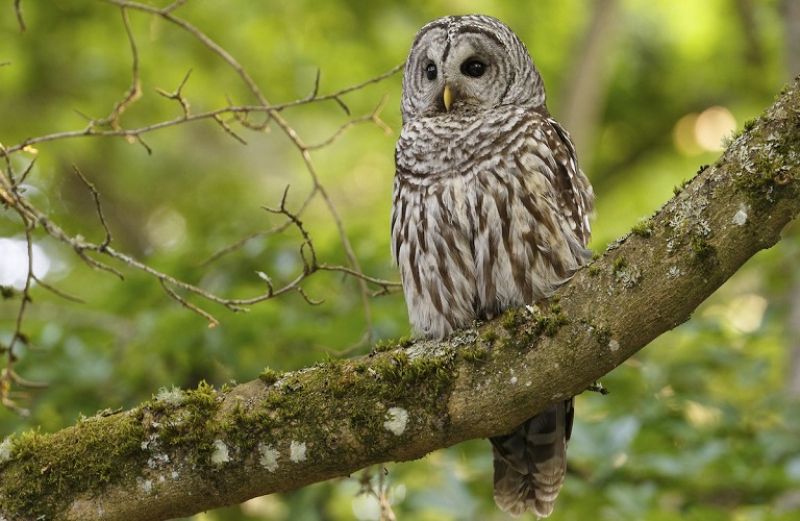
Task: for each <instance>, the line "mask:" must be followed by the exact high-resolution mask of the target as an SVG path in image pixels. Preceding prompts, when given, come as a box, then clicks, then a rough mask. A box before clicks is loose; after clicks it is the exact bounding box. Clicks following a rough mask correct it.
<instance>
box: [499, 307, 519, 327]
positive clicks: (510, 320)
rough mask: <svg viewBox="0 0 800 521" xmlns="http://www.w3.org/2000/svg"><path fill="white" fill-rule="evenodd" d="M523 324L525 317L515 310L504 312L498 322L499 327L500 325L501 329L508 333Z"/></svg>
mask: <svg viewBox="0 0 800 521" xmlns="http://www.w3.org/2000/svg"><path fill="white" fill-rule="evenodd" d="M523 323H525V317H524V316H523V314H522V311H521V310H519V309H517V308H513V309H509V310H508V311H506V312H505V313H504V314H503V318H502V319H501V320H500V325H502V326H503V328H504V329H505V330H506V331H509V332H513V331H516V330H517V328H519V326H520V325H521V324H523Z"/></svg>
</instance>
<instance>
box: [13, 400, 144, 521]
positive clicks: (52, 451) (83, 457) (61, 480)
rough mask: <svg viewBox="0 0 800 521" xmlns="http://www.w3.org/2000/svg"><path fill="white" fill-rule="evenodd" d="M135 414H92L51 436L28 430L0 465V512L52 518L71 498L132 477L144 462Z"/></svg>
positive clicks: (25, 517)
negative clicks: (7, 459) (104, 415)
mask: <svg viewBox="0 0 800 521" xmlns="http://www.w3.org/2000/svg"><path fill="white" fill-rule="evenodd" d="M144 434H145V433H144V428H143V427H142V422H141V418H140V416H139V415H138V414H137V413H136V412H130V413H123V414H116V415H112V416H107V417H92V418H88V419H86V420H84V421H81V422H79V423H78V424H76V425H75V426H74V427H70V428H67V429H64V430H63V431H59V432H57V433H54V434H41V433H40V432H38V431H28V432H25V433H23V434H21V435H19V436H17V437H16V438H15V439H14V441H13V443H12V454H13V457H12V458H11V459H10V460H9V461H7V462H5V463H4V464H0V472H2V474H3V480H2V482H1V483H0V511H3V512H6V513H14V515H16V516H18V517H19V518H20V519H52V518H53V517H54V516H55V514H56V512H58V511H59V510H61V509H63V508H64V507H65V506H66V505H67V503H68V502H69V501H71V500H72V499H73V498H74V497H76V496H78V495H80V494H82V493H84V492H87V491H97V490H101V488H102V487H103V486H104V485H106V484H109V483H112V482H118V481H120V480H123V479H128V480H130V481H132V480H133V478H134V477H135V476H136V475H137V474H138V472H139V469H140V468H141V467H142V466H143V465H144V463H145V461H146V460H147V455H146V453H145V451H143V450H142V448H141V443H142V440H143V439H144Z"/></svg>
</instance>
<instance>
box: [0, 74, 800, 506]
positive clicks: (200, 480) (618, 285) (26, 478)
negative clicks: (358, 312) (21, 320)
mask: <svg viewBox="0 0 800 521" xmlns="http://www.w3.org/2000/svg"><path fill="white" fill-rule="evenodd" d="M798 89H799V87H798V83H797V81H796V82H795V83H794V84H793V85H792V86H791V87H790V88H787V89H786V90H785V91H784V92H783V93H782V94H781V95H780V96H779V97H778V98H777V101H776V102H775V104H774V105H773V106H772V107H770V108H769V109H768V110H767V111H766V112H765V113H764V114H763V115H762V116H761V117H760V118H759V119H757V120H755V121H753V122H748V124H747V125H746V130H745V132H744V133H743V134H742V135H741V136H739V137H737V138H736V139H734V140H733V142H732V143H731V145H730V147H729V148H728V150H727V151H726V152H725V153H724V154H723V156H722V157H721V158H720V159H719V160H718V161H717V163H716V164H714V165H713V166H710V167H708V168H704V169H701V171H700V172H699V173H698V174H697V176H695V178H694V179H693V180H692V181H691V182H689V183H688V184H687V185H686V186H684V187H683V188H682V190H681V191H680V192H679V193H678V194H677V195H676V196H675V197H674V198H673V199H671V200H670V201H669V202H668V203H667V204H665V205H664V206H663V207H662V208H661V209H660V210H659V211H658V212H656V214H655V215H654V216H653V217H652V218H651V219H650V220H649V221H647V222H644V223H641V224H640V225H638V226H637V227H636V228H635V229H634V231H633V233H631V234H629V235H628V236H626V237H623V238H621V239H620V240H619V241H617V242H616V243H615V244H613V245H612V246H611V247H610V248H609V249H608V250H607V251H606V252H605V254H604V255H603V256H602V257H601V258H599V259H597V260H596V261H595V262H594V263H593V264H591V265H590V266H588V267H587V268H586V269H583V270H581V271H580V272H579V273H578V274H577V275H576V276H575V278H574V279H573V280H572V281H571V282H570V283H569V284H567V285H566V286H564V287H563V288H562V289H561V290H559V291H558V293H557V295H556V296H555V297H554V298H553V299H551V300H550V301H549V303H548V304H547V305H544V306H541V307H540V308H529V309H521V310H514V311H510V312H508V313H506V314H505V315H503V316H501V317H499V318H497V319H495V320H493V321H491V322H489V323H486V324H479V325H476V326H475V327H474V328H472V329H469V330H466V331H461V332H459V333H458V334H456V335H454V336H453V337H451V338H450V339H449V340H447V341H445V342H423V341H417V342H406V343H402V344H399V345H386V346H382V347H379V348H377V349H376V350H375V351H374V352H373V353H372V354H371V355H369V356H365V357H362V358H358V359H353V360H346V361H337V362H330V363H324V364H319V365H317V366H314V367H310V368H307V369H304V370H301V371H296V372H293V373H285V374H277V373H274V372H270V371H267V372H265V373H264V374H262V376H261V378H260V379H258V380H254V381H252V382H248V383H245V384H242V385H239V386H236V387H232V388H226V389H221V390H216V389H212V388H210V387H208V386H200V387H199V388H198V389H194V390H187V391H178V390H174V391H162V392H160V393H159V394H158V395H157V396H156V397H154V398H153V399H152V400H151V401H149V402H146V403H143V404H141V405H140V406H138V407H136V408H134V409H132V410H129V411H124V412H119V413H108V414H100V415H98V416H95V417H92V418H88V419H85V420H83V421H81V422H79V423H78V424H76V425H74V426H72V427H69V428H67V429H64V430H62V431H59V432H56V433H53V434H39V433H27V434H22V435H19V436H16V437H14V438H12V439H9V440H6V441H5V442H3V443H2V444H0V520H3V521H16V520H33V519H48V520H81V521H91V520H100V519H103V520H108V521H116V520H120V521H122V520H124V521H134V520H136V521H139V520H161V519H169V518H173V517H178V516H186V515H190V514H193V513H195V512H199V511H202V510H206V509H210V508H215V507H219V506H223V505H229V504H234V503H238V502H241V501H244V500H246V499H248V498H251V497H254V496H258V495H263V494H268V493H271V492H278V491H285V490H291V489H295V488H298V487H302V486H304V485H307V484H309V483H313V482H317V481H322V480H325V479H329V478H332V477H336V476H344V475H347V474H349V473H351V472H354V471H356V470H358V469H360V468H363V467H365V466H367V465H370V464H373V463H377V462H384V461H392V460H395V461H399V460H409V459H414V458H419V457H422V456H424V455H425V454H427V453H428V452H431V451H433V450H436V449H439V448H442V447H447V446H450V445H453V444H455V443H458V442H461V441H464V440H467V439H471V438H485V437H488V436H492V435H498V434H502V433H506V432H508V431H510V430H511V429H513V428H514V427H515V426H516V425H517V424H518V423H520V422H521V421H522V420H524V419H526V418H529V417H530V416H532V415H534V414H535V413H536V412H538V411H540V410H541V409H543V408H544V407H546V406H547V405H549V404H550V403H553V402H555V401H557V400H563V399H564V398H565V397H567V396H572V395H574V394H577V393H580V392H581V391H582V390H584V389H585V388H586V387H587V386H588V385H589V384H591V383H592V382H593V381H595V380H596V379H598V378H600V377H601V376H603V375H604V374H606V373H608V372H609V371H611V370H612V369H614V368H615V367H616V366H618V365H619V364H621V363H622V362H623V361H625V359H627V358H628V357H630V356H631V355H633V354H634V353H636V352H637V351H638V350H639V349H641V348H642V347H644V346H645V345H647V344H648V343H649V342H650V341H651V340H653V339H654V338H655V337H657V336H658V335H660V334H661V333H663V332H665V331H667V330H669V329H672V328H673V327H675V326H676V325H678V324H680V323H682V322H684V321H685V320H687V319H688V318H689V316H690V315H691V313H692V311H693V310H694V309H695V308H696V307H697V306H698V305H699V304H700V303H701V302H702V301H703V300H704V299H705V298H707V297H708V296H709V295H711V293H713V292H714V290H715V289H716V288H718V287H719V286H720V285H721V284H722V283H723V282H724V281H725V280H726V279H728V278H729V277H730V276H731V275H732V274H733V273H735V272H736V270H738V269H739V267H740V266H741V265H742V264H743V263H744V262H745V261H747V259H749V258H750V257H751V256H753V255H754V254H755V253H756V252H758V251H759V250H761V249H764V248H768V247H770V246H772V245H773V244H775V243H776V242H778V240H779V239H780V232H781V230H782V229H783V227H784V226H785V225H786V223H788V222H789V221H791V220H792V219H793V218H794V217H795V216H796V215H797V214H798V213H800V197H798V195H800V153H798V152H799V151H800V117H798V111H799V110H800V90H798Z"/></svg>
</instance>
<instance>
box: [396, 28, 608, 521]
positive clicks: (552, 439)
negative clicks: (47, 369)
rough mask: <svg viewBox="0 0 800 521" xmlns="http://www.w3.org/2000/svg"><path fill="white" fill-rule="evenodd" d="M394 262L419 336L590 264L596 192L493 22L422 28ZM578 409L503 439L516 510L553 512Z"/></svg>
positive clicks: (500, 491) (502, 457) (502, 484)
mask: <svg viewBox="0 0 800 521" xmlns="http://www.w3.org/2000/svg"><path fill="white" fill-rule="evenodd" d="M401 111H402V116H403V129H402V132H401V134H400V138H399V140H398V142H397V148H396V151H395V163H396V174H395V179H394V195H393V204H392V217H391V233H392V254H393V256H394V258H395V260H396V262H397V265H398V267H399V270H400V275H401V280H402V283H403V291H404V294H405V299H406V304H407V307H408V315H409V319H410V321H411V325H412V328H413V330H414V331H415V333H416V334H417V335H418V336H421V337H426V338H433V339H439V338H444V337H446V336H447V335H449V334H450V333H451V332H453V331H454V330H456V329H459V328H461V327H464V326H468V325H470V324H472V323H473V321H475V320H482V319H489V318H491V317H494V316H496V315H497V314H499V313H501V312H502V311H503V310H505V309H508V308H512V307H515V306H523V305H526V304H533V303H536V302H537V301H539V300H541V299H544V298H546V297H548V296H549V295H550V294H551V293H552V292H553V291H554V290H555V289H556V288H558V287H559V285H561V284H563V283H564V282H565V281H567V280H568V279H569V278H570V276H571V275H572V274H573V273H574V272H575V271H576V270H577V269H578V268H580V267H581V266H582V265H584V264H585V263H586V262H587V260H588V259H589V258H590V253H589V251H588V250H587V249H586V244H587V242H588V240H589V234H590V228H589V214H590V212H591V210H592V205H593V192H592V188H591V185H590V184H589V181H588V179H587V178H586V176H584V174H583V172H581V170H580V169H579V168H578V163H577V159H576V156H575V149H574V147H573V145H572V142H571V141H570V138H569V135H568V134H567V132H566V131H565V130H564V129H563V128H562V127H561V125H559V124H558V123H557V122H556V121H555V120H554V119H553V118H551V117H550V114H549V112H548V110H547V107H546V105H545V91H544V86H543V84H542V78H541V76H540V75H539V72H538V71H537V69H536V67H535V66H534V64H533V61H532V59H531V57H530V55H529V54H528V51H527V49H526V48H525V45H524V44H523V43H522V41H521V40H520V39H519V38H518V37H517V35H516V34H514V32H512V31H511V29H509V28H508V27H507V26H506V25H505V24H503V23H502V22H500V21H499V20H496V19H494V18H491V17H488V16H480V15H468V16H448V17H445V18H440V19H438V20H435V21H433V22H430V23H429V24H427V25H425V26H424V27H423V28H422V29H420V31H419V33H418V34H417V35H416V38H415V39H414V42H413V44H412V46H411V51H410V53H409V55H408V60H407V61H406V64H405V71H404V76H403V94H402V102H401ZM572 419H573V400H572V399H570V400H566V401H564V402H562V403H558V404H556V405H553V406H552V407H550V408H549V409H547V410H545V411H543V412H541V413H540V414H538V415H536V416H534V417H533V418H530V419H529V420H527V421H525V422H524V423H522V424H521V425H519V426H518V427H517V428H515V429H514V430H513V431H512V432H510V433H508V434H506V435H503V436H497V437H494V438H491V440H490V441H491V443H492V446H493V453H494V498H495V501H496V502H497V504H498V505H499V506H500V508H502V509H503V510H505V511H507V512H509V513H511V514H513V515H519V514H521V513H523V512H525V511H526V510H530V511H532V512H534V513H535V514H536V515H538V516H539V517H545V516H548V515H549V514H550V513H551V512H552V511H553V506H554V502H555V499H556V496H557V495H558V492H559V490H560V488H561V485H562V484H563V482H564V476H565V473H566V447H567V442H568V440H569V437H570V431H571V428H572Z"/></svg>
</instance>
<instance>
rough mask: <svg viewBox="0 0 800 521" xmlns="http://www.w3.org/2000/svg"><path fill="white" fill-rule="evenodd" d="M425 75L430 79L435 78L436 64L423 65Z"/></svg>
mask: <svg viewBox="0 0 800 521" xmlns="http://www.w3.org/2000/svg"><path fill="white" fill-rule="evenodd" d="M425 77H426V78H428V79H429V80H430V81H433V80H435V79H436V64H435V63H429V64H428V65H426V66H425Z"/></svg>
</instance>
